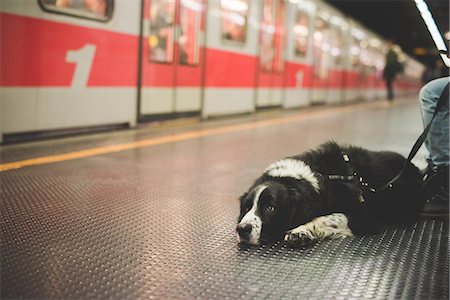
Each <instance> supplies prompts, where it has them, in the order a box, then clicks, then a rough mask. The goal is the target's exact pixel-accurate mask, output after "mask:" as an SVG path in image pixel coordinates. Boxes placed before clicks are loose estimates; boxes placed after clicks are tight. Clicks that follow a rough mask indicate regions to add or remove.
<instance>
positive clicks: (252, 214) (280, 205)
mask: <svg viewBox="0 0 450 300" xmlns="http://www.w3.org/2000/svg"><path fill="white" fill-rule="evenodd" d="M318 196H319V194H318V192H317V190H315V189H314V187H313V186H312V185H311V184H310V183H309V182H308V181H303V180H295V179H286V180H285V182H279V181H263V182H262V183H260V184H256V185H254V186H253V187H252V188H250V190H249V191H248V192H246V193H245V194H244V195H242V196H241V198H240V204H241V209H240V215H239V219H238V225H237V228H236V230H237V239H238V242H239V243H244V244H250V245H259V244H261V243H264V242H271V241H276V240H280V239H282V238H283V236H284V234H285V232H286V231H287V230H289V229H292V228H294V227H297V226H299V225H300V224H304V223H306V222H307V221H309V220H311V219H312V215H313V214H314V212H315V211H316V209H315V206H316V204H315V203H317V200H318V199H317V198H318Z"/></svg>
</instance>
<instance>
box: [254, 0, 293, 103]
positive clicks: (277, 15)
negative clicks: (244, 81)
mask: <svg viewBox="0 0 450 300" xmlns="http://www.w3.org/2000/svg"><path fill="white" fill-rule="evenodd" d="M285 20H286V4H285V2H284V0H264V1H263V5H262V17H261V27H260V52H259V67H258V74H257V91H256V107H257V108H263V107H274V106H280V105H281V103H282V100H283V91H284V51H283V49H284V48H285V47H284V46H285V36H286V33H285V25H284V24H285Z"/></svg>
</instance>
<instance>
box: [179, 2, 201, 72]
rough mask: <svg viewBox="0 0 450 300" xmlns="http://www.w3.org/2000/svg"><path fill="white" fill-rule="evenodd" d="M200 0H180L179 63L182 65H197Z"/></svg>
mask: <svg viewBox="0 0 450 300" xmlns="http://www.w3.org/2000/svg"><path fill="white" fill-rule="evenodd" d="M202 9H203V7H202V2H201V0H181V5H180V28H181V33H180V37H179V40H178V42H179V45H180V63H181V64H182V65H191V66H193V65H197V64H198V62H199V52H200V46H199V45H200V44H199V38H200V18H201V12H202Z"/></svg>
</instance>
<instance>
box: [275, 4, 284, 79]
mask: <svg viewBox="0 0 450 300" xmlns="http://www.w3.org/2000/svg"><path fill="white" fill-rule="evenodd" d="M285 19H286V3H285V2H284V0H279V1H278V2H277V21H276V24H275V57H274V67H273V68H274V71H275V72H283V71H284V56H283V49H284V46H285V42H286V41H285V36H286V35H285V31H284V23H285Z"/></svg>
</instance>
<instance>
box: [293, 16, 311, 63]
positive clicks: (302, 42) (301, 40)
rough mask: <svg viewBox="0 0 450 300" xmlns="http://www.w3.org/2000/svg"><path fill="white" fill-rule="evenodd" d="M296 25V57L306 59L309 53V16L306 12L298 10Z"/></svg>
mask: <svg viewBox="0 0 450 300" xmlns="http://www.w3.org/2000/svg"><path fill="white" fill-rule="evenodd" d="M295 20H296V21H295V25H294V29H293V30H294V42H295V47H294V49H295V50H294V51H295V56H297V57H305V56H306V54H307V52H308V36H309V28H308V24H309V15H308V13H307V12H306V11H303V10H297V16H296V18H295Z"/></svg>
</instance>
